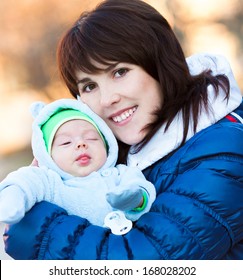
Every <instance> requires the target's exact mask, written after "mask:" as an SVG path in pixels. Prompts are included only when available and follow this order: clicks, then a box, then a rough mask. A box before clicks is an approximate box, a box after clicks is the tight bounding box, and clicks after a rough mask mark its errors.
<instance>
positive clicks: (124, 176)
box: [106, 165, 156, 221]
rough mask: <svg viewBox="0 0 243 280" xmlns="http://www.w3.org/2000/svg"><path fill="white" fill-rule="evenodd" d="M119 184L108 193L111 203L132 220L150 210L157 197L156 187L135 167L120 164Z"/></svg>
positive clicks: (108, 199) (118, 167)
mask: <svg viewBox="0 0 243 280" xmlns="http://www.w3.org/2000/svg"><path fill="white" fill-rule="evenodd" d="M117 169H118V170H119V179H120V181H119V185H118V186H117V188H115V189H114V190H110V192H109V193H108V194H107V196H106V197H107V201H108V202H109V203H110V205H111V206H112V207H113V208H115V209H119V210H122V211H124V212H125V214H126V217H127V218H129V219H130V220H132V221H135V220H137V219H139V217H140V216H142V215H143V214H144V213H146V212H148V211H149V210H150V208H151V205H152V203H153V202H154V200H155V198H156V191H155V187H154V185H153V184H152V183H150V182H149V181H147V180H146V178H145V177H144V175H143V173H142V172H141V171H140V170H139V169H138V168H135V167H127V166H125V165H118V166H117Z"/></svg>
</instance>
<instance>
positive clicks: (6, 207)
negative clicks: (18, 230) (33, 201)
mask: <svg viewBox="0 0 243 280" xmlns="http://www.w3.org/2000/svg"><path fill="white" fill-rule="evenodd" d="M24 214H25V200H24V193H23V191H22V190H21V189H20V188H19V187H17V186H9V187H7V188H5V189H3V190H2V191H1V192H0V221H1V222H3V223H6V224H13V223H17V222H19V221H20V220H21V219H22V218H23V217H24Z"/></svg>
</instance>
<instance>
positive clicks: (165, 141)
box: [128, 54, 242, 170]
mask: <svg viewBox="0 0 243 280" xmlns="http://www.w3.org/2000/svg"><path fill="white" fill-rule="evenodd" d="M187 62H188V66H189V68H190V71H191V73H192V74H194V75H196V74H198V73H200V72H201V71H202V70H205V69H207V68H210V69H212V71H213V74H215V75H216V74H221V73H224V74H226V75H227V77H228V78H229V81H230V98H229V100H228V102H227V101H226V100H225V96H224V93H223V91H222V90H220V91H219V95H218V96H217V97H215V94H214V90H213V88H212V86H209V87H208V96H209V104H210V105H211V110H210V112H209V113H207V112H206V111H205V110H203V109H202V111H201V114H200V115H199V119H198V126H197V130H196V133H197V132H199V131H201V130H203V129H205V128H207V127H209V126H210V125H212V124H214V123H216V122H217V121H219V120H220V119H222V118H224V117H225V116H226V115H227V114H229V113H231V112H232V111H233V110H234V109H236V108H237V107H238V106H239V105H240V103H241V102H242V95H241V92H240V89H239V87H238V85H237V83H236V81H235V78H234V76H233V73H232V71H231V69H230V66H229V64H228V62H227V61H226V60H225V58H223V57H221V56H210V55H205V54H200V55H195V56H193V57H190V58H188V60H187ZM210 63H211V64H210ZM205 65H206V66H205ZM192 124H193V123H192V122H191V123H190V125H189V131H188V135H187V138H186V141H187V140H189V139H190V138H191V137H192V136H193V135H194V132H193V129H192V128H193V126H192ZM165 126H166V125H163V126H162V127H161V128H160V129H159V130H158V132H157V133H156V134H155V135H154V136H153V138H152V139H151V140H150V141H149V143H148V144H147V145H146V146H145V147H143V149H142V150H141V151H139V152H138V153H136V154H132V153H131V152H132V147H131V152H130V153H129V155H128V165H129V166H137V167H138V168H139V169H141V170H143V169H145V168H146V167H148V166H150V165H152V164H153V163H155V162H156V161H158V160H159V159H161V158H162V157H164V156H166V155H167V154H169V153H170V152H172V151H173V150H175V149H176V148H177V147H178V146H179V144H180V143H181V141H182V138H183V122H182V113H181V112H179V113H178V114H177V116H176V117H175V119H174V121H173V122H172V123H171V125H170V126H169V129H168V130H167V131H166V132H165V131H164V130H165Z"/></svg>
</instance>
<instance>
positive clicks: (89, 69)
mask: <svg viewBox="0 0 243 280" xmlns="http://www.w3.org/2000/svg"><path fill="white" fill-rule="evenodd" d="M57 59H58V65H59V69H60V74H61V76H62V78H63V80H64V81H65V83H66V85H67V87H68V88H69V90H70V92H71V94H72V95H73V96H74V97H77V95H79V91H78V88H77V83H76V77H75V72H76V71H77V70H81V71H83V72H86V73H95V72H98V71H100V70H101V69H98V68H97V67H96V66H95V65H94V64H92V62H93V61H95V62H98V63H100V64H103V65H109V63H114V62H125V63H131V64H136V65H138V66H140V67H142V68H143V69H144V70H145V71H146V72H147V73H148V74H149V75H151V76H152V77H153V78H154V79H156V80H157V81H158V82H159V83H160V85H161V94H162V95H163V106H161V108H160V109H159V110H157V111H156V112H154V114H155V115H156V120H155V121H154V122H153V123H152V124H148V126H147V127H148V128H149V132H148V134H147V135H146V137H145V138H144V139H143V141H142V142H141V143H138V145H137V146H136V147H137V149H136V151H138V150H140V149H141V148H142V147H143V146H144V145H145V144H146V143H147V142H148V141H149V140H150V139H151V138H152V136H153V135H154V134H155V133H156V131H157V130H158V129H159V128H160V127H161V125H162V124H163V123H166V129H168V127H169V126H170V124H171V122H172V121H173V119H174V117H175V116H176V114H177V113H178V111H179V110H182V114H183V124H184V135H183V140H182V142H181V145H183V144H184V143H185V140H186V136H187V133H188V127H189V121H190V119H191V117H192V118H193V124H194V131H195V130H196V127H197V122H198V116H199V113H200V110H201V108H202V106H204V107H205V108H206V110H207V111H209V110H210V108H209V107H208V106H209V105H208V99H207V86H208V85H212V86H213V88H214V89H215V94H216V95H217V94H218V91H219V87H222V88H223V89H224V91H225V94H226V98H228V96H229V81H228V79H227V77H226V76H224V75H218V76H215V77H214V76H212V75H211V71H210V69H208V70H205V71H204V72H202V73H201V74H199V75H197V76H192V75H190V73H189V69H188V66H187V63H186V60H185V56H184V53H183V50H182V48H181V46H180V43H179V42H178V40H177V38H176V36H175V34H174V32H173V31H172V29H171V27H170V25H169V24H168V22H167V21H166V19H165V18H164V17H163V16H162V15H161V14H160V13H159V12H158V11H157V10H155V9H154V8H153V7H152V6H150V5H148V4H146V3H145V2H143V1H140V0H107V1H104V2H102V3H101V4H100V5H98V6H97V7H96V9H94V10H93V11H91V12H85V13H83V14H82V15H81V16H80V18H79V19H78V21H76V22H75V24H74V25H73V26H72V27H71V28H70V29H69V30H68V31H67V33H66V34H65V35H64V37H63V38H62V40H61V41H60V44H59V46H58V50H57ZM119 144H120V155H119V162H122V163H125V162H126V157H127V153H128V149H129V146H127V145H126V144H124V143H119Z"/></svg>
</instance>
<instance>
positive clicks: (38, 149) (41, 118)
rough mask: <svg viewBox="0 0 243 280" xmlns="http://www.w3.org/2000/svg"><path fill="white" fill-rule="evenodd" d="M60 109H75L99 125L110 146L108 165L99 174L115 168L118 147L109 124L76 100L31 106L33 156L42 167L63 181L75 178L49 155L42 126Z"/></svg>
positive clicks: (63, 100)
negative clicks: (55, 173) (56, 174)
mask: <svg viewBox="0 0 243 280" xmlns="http://www.w3.org/2000/svg"><path fill="white" fill-rule="evenodd" d="M60 109H75V110H79V111H81V112H83V113H85V114H87V115H88V116H89V117H90V118H92V120H93V121H94V122H95V123H96V124H97V126H98V127H99V129H100V131H101V132H102V134H103V135H104V137H105V139H106V141H107V144H108V157H107V161H106V163H105V164H104V165H103V166H102V167H101V168H100V170H98V172H100V171H102V170H104V169H106V168H109V167H114V166H115V164H116V161H117V156H118V145H117V141H116V138H115V136H114V135H113V133H112V131H111V130H110V128H109V127H108V126H107V124H106V123H105V122H104V121H103V120H102V119H101V118H100V117H99V116H97V115H96V114H95V113H94V112H93V111H92V110H91V109H90V108H89V107H88V106H87V105H85V104H83V103H82V102H81V101H80V100H78V101H77V100H75V99H59V100H57V101H54V102H52V103H50V104H45V103H43V102H35V103H33V104H32V105H31V113H32V115H33V117H34V122H33V125H32V141H31V144H32V150H33V155H34V157H35V158H36V159H37V161H38V164H39V166H40V167H42V166H43V167H47V168H50V169H52V170H54V171H56V172H57V173H58V174H59V175H60V176H61V177H62V178H63V179H69V178H72V177H73V176H72V175H70V174H68V173H66V172H64V171H63V170H61V169H60V168H59V167H58V166H57V165H56V164H55V162H54V161H53V160H52V158H51V156H50V155H49V154H48V152H47V149H46V146H45V142H44V139H43V133H42V131H41V126H42V125H43V124H44V123H45V122H46V121H47V120H48V119H49V118H50V117H51V116H52V115H53V114H54V113H56V112H57V111H59V110H60Z"/></svg>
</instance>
